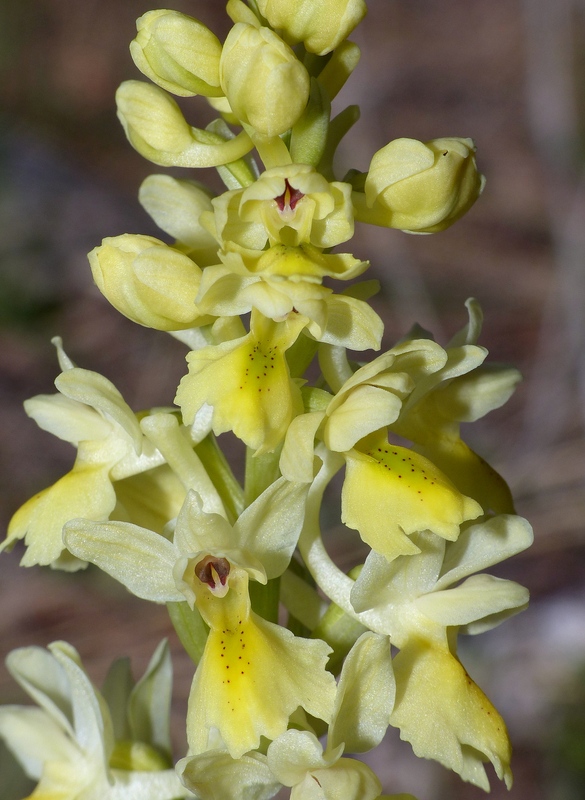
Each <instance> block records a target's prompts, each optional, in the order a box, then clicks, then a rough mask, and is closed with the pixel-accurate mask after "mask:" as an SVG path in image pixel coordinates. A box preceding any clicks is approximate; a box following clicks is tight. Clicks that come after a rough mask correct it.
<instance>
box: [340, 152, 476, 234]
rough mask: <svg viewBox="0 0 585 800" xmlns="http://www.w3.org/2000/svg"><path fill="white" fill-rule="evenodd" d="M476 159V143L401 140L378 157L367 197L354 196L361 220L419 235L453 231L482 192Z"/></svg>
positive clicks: (370, 174)
mask: <svg viewBox="0 0 585 800" xmlns="http://www.w3.org/2000/svg"><path fill="white" fill-rule="evenodd" d="M474 154H475V145H474V144H473V141H472V140H471V139H458V138H446V139H432V140H431V141H430V142H426V143H423V142H419V141H417V140H416V139H395V140H394V141H392V142H390V143H389V144H387V145H386V146H385V147H383V148H382V149H381V150H378V152H377V153H375V154H374V157H373V158H372V162H371V164H370V169H369V171H368V174H367V177H366V181H365V198H364V195H363V194H360V193H359V192H356V193H354V196H353V200H354V208H355V212H356V218H357V219H359V220H360V221H362V222H370V223H372V224H374V225H383V226H386V227H389V228H399V229H400V230H403V231H411V232H414V233H435V232H436V231H442V230H444V229H445V228H448V227H449V225H451V224H452V223H453V222H455V220H457V219H459V217H461V216H462V215H463V214H465V212H466V211H468V210H469V208H470V207H471V206H472V205H473V203H474V202H475V201H476V200H477V198H478V197H479V195H480V194H481V192H482V189H483V186H484V182H485V181H484V178H483V176H482V175H480V174H479V172H478V171H477V167H476V165H475V158H474Z"/></svg>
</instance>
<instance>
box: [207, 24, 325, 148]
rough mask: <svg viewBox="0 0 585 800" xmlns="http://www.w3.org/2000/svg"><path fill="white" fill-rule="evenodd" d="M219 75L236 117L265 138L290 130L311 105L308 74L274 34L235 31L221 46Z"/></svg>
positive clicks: (252, 29)
mask: <svg viewBox="0 0 585 800" xmlns="http://www.w3.org/2000/svg"><path fill="white" fill-rule="evenodd" d="M219 75H220V81H221V87H222V89H223V91H224V93H225V95H226V97H227V98H228V100H229V103H230V106H231V109H232V111H233V112H234V114H235V115H236V117H237V118H238V119H239V120H240V121H241V122H242V123H245V124H248V125H251V126H252V127H253V128H255V129H256V131H257V132H258V133H259V134H260V135H261V136H278V135H280V134H281V133H284V132H285V131H287V130H289V129H290V128H292V126H293V125H294V124H295V122H296V121H297V120H298V119H299V117H300V116H301V114H302V113H303V111H304V109H305V106H306V105H307V101H308V99H309V89H310V79H309V73H308V72H307V70H306V69H305V67H304V66H303V65H302V64H301V62H300V61H299V60H298V58H297V57H296V56H295V54H294V53H293V51H292V50H291V49H290V47H289V46H288V45H287V44H285V43H284V42H283V41H282V39H281V38H280V37H279V36H277V35H276V34H275V33H274V31H271V30H270V28H255V27H254V26H253V25H248V24H246V23H244V22H238V23H237V24H236V25H234V27H233V28H232V29H231V31H230V32H229V34H228V36H227V39H226V40H225V43H224V46H223V51H222V54H221V61H220V64H219Z"/></svg>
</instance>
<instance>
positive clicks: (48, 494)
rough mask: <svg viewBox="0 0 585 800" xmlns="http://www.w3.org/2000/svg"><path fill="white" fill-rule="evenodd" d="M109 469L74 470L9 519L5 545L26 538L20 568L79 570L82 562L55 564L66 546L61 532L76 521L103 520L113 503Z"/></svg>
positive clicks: (81, 468) (101, 465) (89, 467)
mask: <svg viewBox="0 0 585 800" xmlns="http://www.w3.org/2000/svg"><path fill="white" fill-rule="evenodd" d="M109 469H110V467H109V465H105V466H104V465H103V464H98V465H95V466H94V465H92V466H87V465H83V466H82V467H78V468H75V467H74V468H73V469H72V470H71V472H68V473H67V474H66V475H64V476H63V477H62V478H61V479H60V480H58V481H57V483H55V484H53V486H50V487H49V488H48V489H45V490H44V491H42V492H40V493H39V494H37V495H35V496H34V497H31V499H30V500H29V501H28V502H26V503H25V504H24V505H23V506H22V507H21V508H20V509H19V510H18V511H17V512H16V514H15V515H14V516H13V517H12V520H11V521H10V525H9V526H8V536H7V540H6V544H7V545H10V544H12V542H14V541H16V540H17V539H22V538H23V537H25V543H26V546H27V551H26V553H25V554H24V556H23V559H22V562H21V563H22V565H23V566H26V567H29V566H32V565H33V564H51V563H53V565H54V566H60V567H63V568H65V569H79V567H80V566H82V562H81V561H76V562H70V563H69V565H68V566H67V565H66V564H65V563H62V564H61V563H60V564H55V562H56V561H57V559H59V557H60V556H61V554H62V552H63V550H64V549H65V545H64V544H63V540H62V538H61V532H62V530H63V526H64V525H65V523H66V522H68V521H69V520H71V519H74V518H76V517H86V518H88V519H95V520H105V519H107V518H108V516H109V514H110V512H111V511H112V509H113V508H114V505H115V502H116V499H115V494H114V489H113V488H112V484H111V481H110V478H109V475H108V473H109Z"/></svg>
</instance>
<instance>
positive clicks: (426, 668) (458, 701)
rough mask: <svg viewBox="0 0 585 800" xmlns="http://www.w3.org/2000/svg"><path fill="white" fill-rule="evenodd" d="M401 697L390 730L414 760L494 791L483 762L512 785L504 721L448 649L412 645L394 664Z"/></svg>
mask: <svg viewBox="0 0 585 800" xmlns="http://www.w3.org/2000/svg"><path fill="white" fill-rule="evenodd" d="M393 663H394V673H395V676H396V685H397V695H396V705H395V706H394V711H393V712H392V715H391V717H390V724H391V725H394V726H395V727H397V728H400V737H401V739H405V740H406V741H408V742H410V743H411V745H412V749H413V750H414V752H415V754H416V755H417V756H419V757H421V758H432V759H435V760H436V761H439V762H440V763H441V764H443V765H444V766H446V767H448V768H449V769H452V770H454V771H455V772H457V773H459V775H461V777H462V778H463V780H466V781H469V782H470V783H473V784H475V785H476V786H479V787H481V788H482V789H485V790H486V791H489V782H488V779H487V776H486V773H485V769H484V766H483V762H486V761H491V762H492V764H493V766H494V769H495V770H496V774H497V775H498V777H499V778H500V779H502V780H504V781H505V783H506V786H507V787H508V788H510V786H511V785H512V773H511V771H510V756H511V750H510V742H509V740H508V733H507V731H506V726H505V724H504V721H503V719H502V718H501V716H500V715H499V714H498V712H497V711H496V709H495V708H494V707H493V705H492V704H491V703H490V701H489V700H488V698H487V697H486V696H485V695H484V693H483V692H482V691H481V689H480V688H479V687H478V686H477V685H476V684H475V683H474V682H473V681H472V679H471V678H470V677H469V675H468V674H467V672H466V671H465V670H464V668H463V666H462V665H461V663H460V662H459V661H458V660H457V658H456V657H455V656H453V655H452V654H451V653H450V652H449V651H448V650H447V649H442V648H441V647H437V646H433V645H431V644H430V643H429V642H426V641H424V640H422V639H420V640H412V641H411V642H410V643H409V644H408V645H407V646H406V647H405V648H404V649H403V650H401V651H400V653H399V654H398V655H397V656H396V658H395V659H394V662H393Z"/></svg>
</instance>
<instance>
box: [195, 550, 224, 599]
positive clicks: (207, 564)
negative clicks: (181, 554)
mask: <svg viewBox="0 0 585 800" xmlns="http://www.w3.org/2000/svg"><path fill="white" fill-rule="evenodd" d="M229 574H230V562H229V561H228V560H227V558H222V557H220V556H205V558H203V559H201V561H198V562H197V564H195V575H196V577H197V578H199V580H200V581H201V583H205V584H207V586H209V588H210V589H211V591H212V592H213V594H214V595H215V596H216V597H225V595H226V594H227V593H228V589H229V585H228V576H229Z"/></svg>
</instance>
